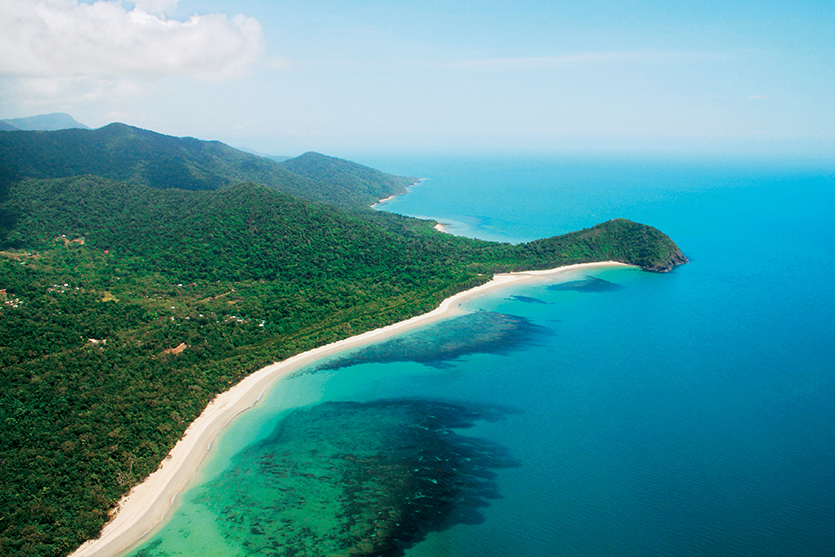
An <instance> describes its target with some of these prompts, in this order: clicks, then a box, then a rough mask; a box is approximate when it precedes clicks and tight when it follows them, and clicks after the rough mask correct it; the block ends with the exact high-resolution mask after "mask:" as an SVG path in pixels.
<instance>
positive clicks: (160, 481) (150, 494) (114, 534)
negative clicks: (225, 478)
mask: <svg viewBox="0 0 835 557" xmlns="http://www.w3.org/2000/svg"><path fill="white" fill-rule="evenodd" d="M616 266H629V265H626V264H624V263H618V262H614V261H605V262H596V263H582V264H576V265H566V266H563V267H557V268H554V269H547V270H542V271H523V272H517V273H503V274H496V275H494V276H493V279H492V280H490V281H489V282H488V283H486V284H483V285H481V286H477V287H475V288H471V289H469V290H466V291H464V292H460V293H458V294H455V295H454V296H451V297H449V298H447V299H445V300H444V301H443V302H441V304H440V305H439V306H438V307H437V308H435V309H434V310H432V311H430V312H428V313H425V314H422V315H418V316H415V317H412V318H410V319H407V320H405V321H400V322H398V323H394V324H392V325H388V326H386V327H382V328H380V329H375V330H373V331H368V332H366V333H362V334H360V335H356V336H353V337H350V338H347V339H344V340H340V341H337V342H334V343H331V344H328V345H325V346H321V347H319V348H315V349H313V350H309V351H307V352H304V353H302V354H299V355H296V356H293V357H291V358H288V359H287V360H284V361H281V362H276V363H273V364H271V365H269V366H266V367H264V368H261V369H259V370H258V371H255V372H254V373H252V374H250V375H249V376H247V377H246V378H244V379H243V380H242V381H240V382H239V383H238V384H236V385H235V386H233V387H232V388H230V389H229V390H227V391H225V392H223V393H221V394H219V395H217V396H216V397H215V398H214V399H213V400H212V401H211V402H210V403H209V404H208V406H206V408H205V410H204V411H203V412H202V413H201V414H200V416H198V418H197V419H196V420H195V421H194V422H192V424H191V425H190V426H189V427H188V429H186V431H185V433H184V434H183V437H182V438H181V439H180V441H179V442H177V444H176V445H175V446H174V448H173V449H172V450H171V452H170V453H169V454H168V456H167V457H166V458H165V460H163V462H162V464H161V465H160V467H159V468H158V469H157V470H156V471H155V472H153V473H152V474H151V475H150V476H148V477H147V478H146V479H145V480H144V481H143V482H142V483H140V484H138V485H137V486H135V487H134V488H133V489H132V490H131V491H130V492H129V493H128V494H127V495H126V496H125V497H123V498H122V499H121V500H120V501H119V503H118V505H117V507H116V509H115V512H114V514H113V518H112V519H111V520H110V522H108V523H107V524H106V525H105V526H104V528H103V530H102V532H101V534H100V536H99V537H98V538H97V539H94V540H88V541H87V542H85V543H84V544H82V545H81V546H80V547H79V548H78V549H77V550H76V551H75V552H73V553H72V554H71V557H92V556H96V557H111V556H116V555H120V554H122V553H124V552H125V551H127V550H129V549H131V548H133V547H134V546H135V545H136V544H137V543H138V542H140V541H141V540H142V539H143V538H144V537H145V536H146V535H147V534H149V533H150V532H152V531H153V530H154V529H155V528H157V527H159V526H161V525H162V524H163V523H164V522H165V520H166V519H167V518H168V516H169V515H170V514H171V513H172V512H173V510H174V509H175V507H176V501H177V497H178V496H179V495H180V494H181V493H183V492H184V491H185V490H186V489H187V488H188V487H189V484H190V483H191V481H192V479H193V478H194V477H195V476H196V475H197V473H198V470H199V468H200V465H201V463H202V462H203V461H204V459H205V458H206V456H207V454H208V453H209V451H210V449H211V447H212V444H213V443H214V442H215V440H216V439H217V438H218V437H219V435H220V434H221V433H222V431H223V430H224V428H225V427H226V426H227V425H228V424H229V423H230V422H231V421H232V420H234V419H235V418H236V417H237V416H238V415H239V414H241V413H243V412H245V411H246V410H248V409H249V408H252V407H253V406H254V405H255V404H257V403H258V401H259V400H260V399H261V397H262V396H263V395H264V393H265V392H266V391H267V390H268V389H269V388H270V387H272V386H273V385H274V384H275V383H276V382H277V381H279V380H280V379H281V378H283V377H286V376H287V375H288V374H290V373H291V372H293V371H296V370H297V369H299V368H301V367H303V366H306V365H308V364H310V363H312V362H314V361H316V360H318V359H320V358H322V357H324V356H328V355H330V354H333V353H335V352H339V351H342V350H346V349H349V348H355V347H358V346H361V345H364V344H370V343H372V342H376V341H379V340H382V339H385V338H388V337H391V336H393V335H395V334H399V333H403V332H406V331H408V330H409V329H413V328H415V327H418V326H423V325H428V324H430V323H432V322H434V321H438V320H441V319H444V318H447V317H452V316H454V315H456V314H458V313H461V312H462V310H461V306H462V305H463V303H464V302H466V301H468V300H470V299H473V298H476V297H478V296H481V295H483V294H484V293H485V292H488V291H491V290H495V289H497V288H501V287H505V286H508V285H511V284H512V285H517V284H522V283H525V282H532V281H536V280H541V279H547V278H550V277H552V276H555V275H559V274H562V273H565V272H568V271H572V270H577V269H591V268H601V267H616Z"/></svg>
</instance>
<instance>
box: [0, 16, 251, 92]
mask: <svg viewBox="0 0 835 557" xmlns="http://www.w3.org/2000/svg"><path fill="white" fill-rule="evenodd" d="M176 4H177V0H137V1H136V2H134V3H133V5H134V6H133V9H130V10H128V9H126V8H125V7H124V6H123V4H122V3H121V2H119V1H114V0H99V1H96V2H94V3H92V4H85V3H79V2H77V1H76V0H2V1H0V75H5V76H7V77H11V76H15V77H53V78H54V77H79V76H111V77H112V76H133V77H137V78H157V77H163V76H190V77H198V78H202V79H209V80H222V79H226V78H229V77H234V76H237V75H240V74H242V73H244V72H245V71H246V69H247V67H248V66H249V65H250V64H252V63H253V62H254V61H255V60H256V59H258V57H259V56H260V55H261V53H262V52H263V50H264V44H263V40H262V32H261V25H260V24H259V23H258V21H257V20H255V19H254V18H251V17H245V16H243V15H235V16H233V17H232V18H231V19H230V18H228V17H227V16H226V15H225V14H218V13H216V14H208V15H193V16H191V17H190V18H189V19H187V20H186V21H178V20H175V19H169V18H168V17H167V16H166V15H165V14H166V13H170V12H171V10H173V8H175V7H176Z"/></svg>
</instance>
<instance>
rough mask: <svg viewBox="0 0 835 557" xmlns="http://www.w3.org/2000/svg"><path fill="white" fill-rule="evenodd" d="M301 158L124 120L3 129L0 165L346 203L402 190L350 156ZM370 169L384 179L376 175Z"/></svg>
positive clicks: (48, 174)
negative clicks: (251, 187)
mask: <svg viewBox="0 0 835 557" xmlns="http://www.w3.org/2000/svg"><path fill="white" fill-rule="evenodd" d="M319 157H322V158H323V160H324V159H327V157H323V156H322V155H319ZM300 159H302V160H301V161H299V162H297V163H293V160H291V161H285V162H283V163H278V162H276V161H273V160H271V159H267V158H264V157H259V156H256V155H251V154H249V153H245V152H243V151H239V150H237V149H234V148H232V147H229V146H228V145H225V144H223V143H220V142H218V141H200V140H197V139H194V138H189V137H185V138H181V137H172V136H167V135H162V134H158V133H155V132H152V131H148V130H143V129H139V128H134V127H131V126H127V125H125V124H110V125H108V126H105V127H103V128H100V129H97V130H80V129H71V130H61V131H57V132H17V133H0V168H2V169H3V170H4V172H6V173H8V175H10V176H11V177H13V178H14V179H22V178H68V177H72V176H83V175H87V174H89V175H95V176H101V177H104V178H110V179H112V180H123V181H127V182H130V183H133V184H138V185H144V186H148V187H152V188H159V189H169V188H177V189H184V190H216V189H219V188H223V187H227V186H230V185H234V184H238V183H241V182H255V183H258V184H262V185H265V186H267V187H270V188H273V189H276V190H278V191H281V192H284V193H289V194H291V195H295V196H298V197H302V198H304V199H309V200H312V201H322V202H326V203H330V204H332V205H336V206H339V207H343V208H365V207H367V206H368V205H370V204H371V203H374V202H375V201H377V200H379V199H381V198H382V197H387V196H389V195H393V194H394V193H401V192H402V186H401V185H400V182H401V180H400V179H397V178H396V177H393V176H388V175H385V174H383V173H381V172H376V171H371V169H364V167H360V166H359V165H354V164H353V163H347V161H340V164H339V165H335V164H330V162H329V164H330V166H329V167H327V168H326V167H324V166H322V167H321V169H320V170H317V166H316V164H315V161H310V160H308V159H309V157H304V156H303V157H300ZM328 160H329V161H336V160H337V159H328ZM292 168H297V169H299V171H300V172H301V173H296V172H293V171H292V170H291V169H292ZM370 172H374V173H376V174H374V176H373V177H374V178H376V179H378V180H382V181H379V182H374V183H372V182H371V180H370V179H369V176H370ZM343 174H346V176H343ZM355 186H361V187H362V188H363V189H356V187H355ZM369 194H370V195H371V197H372V198H370V197H369ZM376 195H380V196H381V197H374V196H376ZM369 200H370V201H369Z"/></svg>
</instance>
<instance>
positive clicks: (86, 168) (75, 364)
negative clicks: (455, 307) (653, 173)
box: [0, 125, 684, 557]
mask: <svg viewBox="0 0 835 557" xmlns="http://www.w3.org/2000/svg"><path fill="white" fill-rule="evenodd" d="M77 159H80V160H77ZM166 160H167V161H168V162H169V163H170V164H169V166H166V165H165V161H166ZM232 161H237V162H234V163H233V162H232ZM82 162H83V164H82ZM249 163H251V164H252V166H253V167H254V168H255V170H252V169H251V168H249V166H248V165H249ZM294 165H295V166H294ZM294 165H288V166H291V167H293V166H294V167H295V168H296V169H297V170H298V171H299V172H300V173H301V174H305V176H303V175H301V174H296V173H294V172H291V170H290V169H288V168H284V167H283V166H281V165H279V164H278V163H275V162H272V161H267V160H266V159H261V158H259V157H254V156H252V155H246V154H245V153H241V152H240V151H235V150H234V149H231V148H230V147H227V146H225V145H222V144H219V143H211V142H209V143H207V142H201V141H198V140H194V139H178V138H169V137H166V136H160V135H159V134H153V133H152V132H146V131H144V130H137V129H136V128H129V127H127V126H121V125H114V126H108V127H105V128H102V129H100V130H92V131H87V130H66V131H60V132H18V131H13V132H0V178H2V180H0V424H3V435H0V478H2V481H0V555H4V556H5V555H9V556H50V557H51V556H56V555H66V554H68V553H69V552H71V551H72V550H73V549H74V548H75V547H77V546H78V545H79V544H81V543H82V542H83V541H84V540H86V539H87V538H90V537H94V536H96V535H97V534H98V532H99V531H100V529H101V527H102V526H103V524H104V523H105V521H106V520H107V517H108V512H109V511H110V510H111V509H112V508H113V506H114V505H115V503H116V501H118V499H119V498H120V497H121V496H122V495H123V494H124V493H126V492H127V491H128V490H129V489H130V488H131V486H133V485H134V484H136V483H137V482H139V481H141V480H142V479H143V478H144V477H146V476H147V475H148V474H149V473H151V472H152V471H153V470H155V469H156V468H157V466H158V465H159V463H160V462H161V461H162V459H163V458H164V457H165V455H166V454H167V453H168V451H170V449H171V447H172V446H173V445H174V443H176V441H177V440H178V439H179V438H180V437H181V436H182V434H183V432H184V431H185V429H186V427H187V426H188V424H189V423H190V422H191V421H192V420H194V419H195V418H196V417H197V416H198V415H199V414H200V412H201V411H202V410H203V409H204V408H205V407H206V405H207V404H208V403H209V401H211V400H212V399H213V398H214V396H215V395H216V394H218V393H220V392H222V391H224V390H226V389H228V388H229V387H230V386H231V385H233V384H235V383H236V382H237V381H239V380H240V379H241V378H243V377H244V376H246V375H247V374H249V373H251V372H252V371H254V370H256V369H258V368H260V367H263V366H264V365H266V364H268V363H271V362H273V361H276V360H281V359H285V358H287V357H290V356H292V355H294V354H298V353H300V352H303V351H305V350H308V349H311V348H314V347H316V346H321V345H323V344H326V343H329V342H332V341H335V340H339V339H342V338H346V337H349V336H352V335H355V334H359V333H362V332H364V331H368V330H371V329H374V328H377V327H380V326H383V325H387V324H390V323H393V322H396V321H400V320H403V319H406V318H408V317H412V316H414V315H417V314H420V313H424V312H426V311H429V310H431V309H432V308H434V307H436V306H437V304H438V303H439V302H440V301H441V300H443V299H444V298H446V297H448V296H450V295H451V294H454V293H456V292H459V291H461V290H464V289H467V288H470V287H472V286H475V285H478V284H482V283H484V282H486V281H487V280H489V279H490V277H491V275H492V274H493V273H495V272H498V271H508V270H523V269H542V268H549V267H557V266H559V265H565V264H569V263H581V262H589V261H601V260H608V259H614V260H618V261H623V262H625V263H633V264H637V265H641V266H643V267H645V268H649V269H658V270H666V269H667V268H669V267H672V266H673V265H675V264H677V263H680V262H682V261H684V259H683V256H681V252H680V251H679V250H678V247H677V246H675V244H674V243H673V242H672V240H670V239H669V238H668V237H667V236H666V235H664V234H663V233H661V232H660V231H658V230H656V229H654V228H652V227H649V226H646V225H642V224H637V223H633V222H631V221H627V220H625V219H616V220H613V221H609V222H606V223H602V224H600V225H598V226H595V227H592V228H589V229H586V230H582V231H578V232H576V233H572V234H567V235H564V236H558V237H555V238H550V239H545V240H539V241H536V242H530V243H527V244H520V245H511V244H500V243H495V242H484V241H478V240H470V239H466V238H459V237H455V236H451V235H448V234H443V233H440V232H437V231H435V230H434V229H433V228H432V225H433V224H434V223H433V222H431V221H423V220H418V219H411V218H407V217H402V216H398V215H392V214H386V213H376V212H374V211H369V210H364V211H361V210H353V209H352V210H344V209H342V208H340V207H339V206H337V205H341V206H346V205H347V206H349V207H357V208H358V207H362V206H365V207H366V208H367V201H368V196H369V195H371V196H372V197H373V196H379V195H381V194H380V193H379V191H382V190H379V191H377V192H376V193H375V191H376V190H373V187H377V186H375V185H373V184H375V183H376V180H377V179H379V178H380V176H378V175H376V174H374V173H373V172H369V170H370V169H363V168H362V167H359V166H358V165H353V163H349V162H347V161H340V160H337V159H330V158H328V157H324V156H322V155H316V154H307V155H303V156H302V157H300V160H298V161H296V163H294ZM166 169H167V171H171V174H169V175H168V176H173V177H174V178H170V180H169V178H166V177H165V176H166V175H165V173H164V171H166ZM317 169H318V170H317ZM248 170H252V172H253V173H254V174H255V175H260V176H265V177H267V178H270V177H277V176H285V177H289V178H288V182H283V183H291V182H292V180H296V182H292V183H295V184H296V185H298V186H299V187H302V186H304V187H314V186H315V187H318V188H319V190H317V191H319V192H320V194H321V196H322V197H324V196H325V193H327V194H328V195H331V196H333V203H332V204H328V203H321V202H317V201H310V200H308V199H302V198H300V197H294V196H292V195H289V194H288V193H282V192H280V191H277V189H276V187H275V183H269V184H265V183H259V182H258V181H248V180H243V181H240V182H239V181H237V180H238V178H236V177H239V176H244V175H248V176H251V175H249V174H247V173H246V172H247V171H248ZM259 172H261V174H259ZM178 176H179V177H182V176H186V178H188V180H194V181H193V182H189V181H188V180H186V178H183V179H184V180H185V182H181V181H178V180H177V179H176V177H178ZM265 181H266V179H265ZM184 183H186V184H188V183H191V184H192V185H194V186H195V187H194V188H192V189H188V188H183V187H182V185H183V184H184ZM396 185H397V184H396V183H389V185H388V186H385V187H394V186H396ZM400 185H401V186H402V185H403V182H402V181H401V182H400ZM198 186H199V187H198ZM210 186H211V187H210ZM354 188H355V189H356V191H352V193H351V196H350V197H349V199H353V200H354V201H348V202H347V203H346V201H345V199H346V197H345V196H346V195H347V194H345V191H346V190H352V189H354Z"/></svg>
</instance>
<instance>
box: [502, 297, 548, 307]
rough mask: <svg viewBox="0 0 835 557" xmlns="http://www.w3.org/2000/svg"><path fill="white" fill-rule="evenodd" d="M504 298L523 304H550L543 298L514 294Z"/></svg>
mask: <svg viewBox="0 0 835 557" xmlns="http://www.w3.org/2000/svg"><path fill="white" fill-rule="evenodd" d="M505 299H506V300H511V301H514V302H522V303H525V304H543V305H547V306H550V305H551V302H546V301H544V300H540V299H539V298H532V297H530V296H518V295H515V296H508V297H507V298H505Z"/></svg>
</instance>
